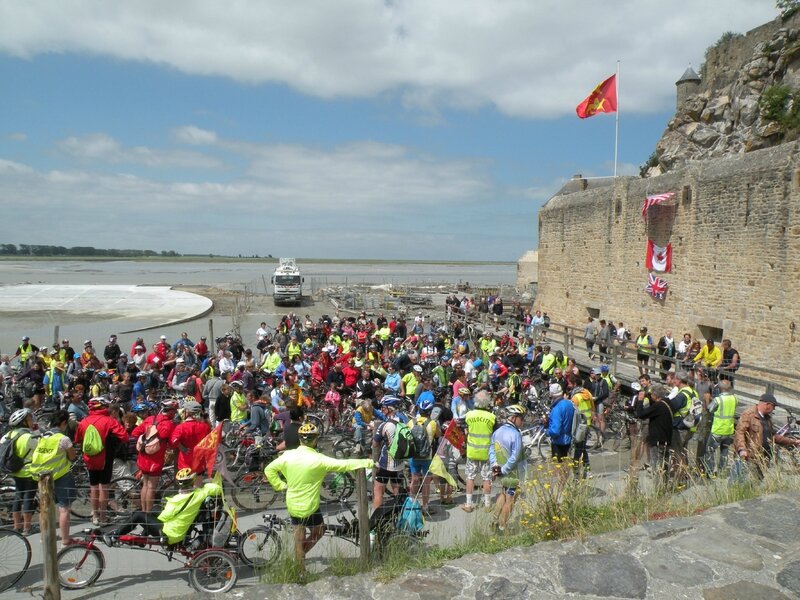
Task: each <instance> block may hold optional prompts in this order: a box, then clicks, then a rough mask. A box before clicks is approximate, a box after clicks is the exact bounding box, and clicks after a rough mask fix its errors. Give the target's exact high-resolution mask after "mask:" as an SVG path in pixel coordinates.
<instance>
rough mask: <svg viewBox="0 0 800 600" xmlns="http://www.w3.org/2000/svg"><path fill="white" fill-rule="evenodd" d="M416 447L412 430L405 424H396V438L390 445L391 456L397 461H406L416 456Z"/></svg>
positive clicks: (393, 438)
mask: <svg viewBox="0 0 800 600" xmlns="http://www.w3.org/2000/svg"><path fill="white" fill-rule="evenodd" d="M415 449H416V445H415V443H414V436H413V435H411V430H410V429H409V428H408V425H406V424H405V423H400V422H399V421H397V422H395V430H394V436H392V441H391V443H390V444H389V456H391V457H392V458H393V459H394V460H395V461H399V460H405V459H406V458H411V457H412V456H414V451H415Z"/></svg>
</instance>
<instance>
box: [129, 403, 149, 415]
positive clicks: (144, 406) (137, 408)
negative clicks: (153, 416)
mask: <svg viewBox="0 0 800 600" xmlns="http://www.w3.org/2000/svg"><path fill="white" fill-rule="evenodd" d="M146 410H150V405H149V403H148V402H137V403H136V404H134V405H133V406H131V412H135V413H137V412H144V411H146Z"/></svg>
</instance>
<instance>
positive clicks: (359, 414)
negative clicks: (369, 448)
mask: <svg viewBox="0 0 800 600" xmlns="http://www.w3.org/2000/svg"><path fill="white" fill-rule="evenodd" d="M373 419H379V420H381V421H385V420H386V417H385V416H384V414H383V413H382V412H381V411H379V410H374V409H373V407H372V401H371V400H367V399H364V400H361V401H360V402H359V404H358V408H356V410H355V412H353V441H354V442H355V443H356V445H357V446H358V453H359V456H364V454H366V450H365V448H366V444H365V443H364V442H365V440H366V437H365V433H364V432H365V430H367V429H369V428H370V426H371V425H372V420H373Z"/></svg>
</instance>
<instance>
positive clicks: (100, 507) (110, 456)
mask: <svg viewBox="0 0 800 600" xmlns="http://www.w3.org/2000/svg"><path fill="white" fill-rule="evenodd" d="M88 406H89V416H88V417H86V418H85V419H83V420H82V421H81V422H80V423H78V430H77V431H76V433H75V443H76V444H78V445H82V442H83V438H84V436H85V435H86V431H87V429H88V428H89V426H90V425H91V426H92V427H94V428H95V429H97V432H98V433H99V434H100V438H101V439H102V449H101V450H100V452H99V453H97V454H94V455H91V456H90V455H89V454H86V453H85V452H84V453H83V461H84V462H85V463H86V468H87V469H88V470H89V498H90V500H91V503H92V524H93V525H95V526H97V525H100V523H101V522H104V521H105V516H106V507H107V505H108V487H107V486H108V484H109V483H111V477H112V474H113V469H114V456H115V454H116V450H117V448H118V447H120V446H124V445H127V444H128V432H127V431H125V428H124V427H123V426H122V424H121V423H120V422H119V421H117V420H115V419H114V418H113V417H111V416H110V414H109V411H108V406H107V404H106V402H105V401H104V400H103V399H102V398H92V399H91V400H89V403H88Z"/></svg>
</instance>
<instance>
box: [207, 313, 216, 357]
mask: <svg viewBox="0 0 800 600" xmlns="http://www.w3.org/2000/svg"><path fill="white" fill-rule="evenodd" d="M208 344H209V346H208V352H209V353H210V354H211V355H212V356H213V355H215V354H216V353H217V343H216V342H215V341H214V319H209V320H208Z"/></svg>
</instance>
